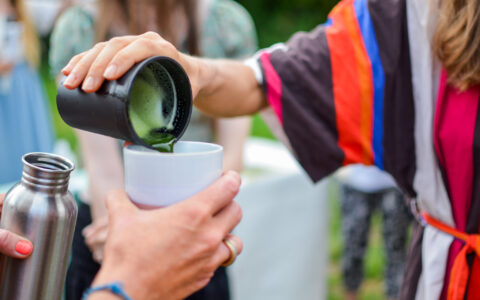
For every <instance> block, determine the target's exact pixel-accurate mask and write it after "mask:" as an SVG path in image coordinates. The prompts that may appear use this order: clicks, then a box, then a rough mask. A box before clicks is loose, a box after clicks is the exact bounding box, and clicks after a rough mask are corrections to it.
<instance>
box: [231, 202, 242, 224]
mask: <svg viewBox="0 0 480 300" xmlns="http://www.w3.org/2000/svg"><path fill="white" fill-rule="evenodd" d="M233 207H234V208H233V215H234V219H235V222H236V223H237V224H238V223H240V221H241V220H242V218H243V210H242V208H241V207H240V205H239V204H238V203H237V202H234V203H233Z"/></svg>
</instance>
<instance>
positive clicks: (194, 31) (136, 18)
mask: <svg viewBox="0 0 480 300" xmlns="http://www.w3.org/2000/svg"><path fill="white" fill-rule="evenodd" d="M197 2H198V0H133V1H132V0H99V2H98V3H99V16H101V17H100V18H98V20H97V22H96V39H97V41H103V40H105V39H106V38H107V37H108V35H109V33H110V24H111V23H112V20H113V19H114V18H122V19H123V20H125V21H126V22H125V23H126V25H127V28H128V31H129V32H128V34H141V33H144V32H146V31H149V30H152V28H150V27H151V24H148V23H147V22H148V21H149V19H148V18H146V17H145V16H146V15H147V14H148V13H149V10H151V6H154V9H155V22H154V23H155V26H156V30H157V31H158V33H159V34H161V35H162V37H164V38H165V39H166V40H168V41H170V42H171V43H172V44H174V45H175V46H176V47H179V46H182V45H180V43H181V42H184V43H185V46H186V50H187V51H188V52H189V53H190V54H192V55H199V54H200V53H199V52H200V51H199V32H198V7H197V5H198V4H197ZM145 4H147V5H150V6H146V5H145ZM113 5H116V6H117V7H116V8H119V10H120V11H115V10H114V9H112V7H113ZM176 9H180V10H181V11H182V12H183V13H184V14H185V18H186V20H187V32H186V36H185V38H184V39H183V40H181V37H180V36H179V33H178V30H177V29H178V26H177V24H178V23H176V20H174V13H173V12H174V11H175V10H176ZM116 13H117V15H116ZM118 14H119V15H118Z"/></svg>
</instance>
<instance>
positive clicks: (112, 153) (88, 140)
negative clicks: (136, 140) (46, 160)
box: [76, 131, 123, 221]
mask: <svg viewBox="0 0 480 300" xmlns="http://www.w3.org/2000/svg"><path fill="white" fill-rule="evenodd" d="M76 133H77V137H78V139H79V141H80V147H81V150H82V155H83V160H84V163H85V168H86V169H87V172H88V176H89V198H90V210H91V213H92V219H93V221H95V220H97V219H99V218H102V217H105V216H106V215H107V210H106V207H105V196H106V194H107V192H108V191H110V190H113V189H115V188H122V187H123V167H122V161H121V157H120V153H119V152H120V151H119V149H118V147H119V146H118V144H117V142H116V140H114V139H112V138H108V137H104V136H100V135H97V134H92V133H88V132H84V131H76Z"/></svg>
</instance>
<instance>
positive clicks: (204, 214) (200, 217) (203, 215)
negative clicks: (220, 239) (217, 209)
mask: <svg viewBox="0 0 480 300" xmlns="http://www.w3.org/2000/svg"><path fill="white" fill-rule="evenodd" d="M186 213H187V217H188V218H189V219H190V220H192V221H193V222H194V224H196V225H200V224H202V223H203V222H204V221H206V220H207V219H208V216H209V214H208V208H207V207H206V206H205V205H200V204H197V205H195V206H193V207H191V209H189V210H188V211H186Z"/></svg>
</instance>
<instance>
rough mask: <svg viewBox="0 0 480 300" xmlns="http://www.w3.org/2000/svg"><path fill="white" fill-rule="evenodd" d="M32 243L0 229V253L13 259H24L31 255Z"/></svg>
mask: <svg viewBox="0 0 480 300" xmlns="http://www.w3.org/2000/svg"><path fill="white" fill-rule="evenodd" d="M32 251H33V245H32V243H31V242H30V241H29V240H27V239H24V238H22V237H20V236H19V235H17V234H15V233H12V232H10V231H8V230H5V229H0V253H2V254H5V255H7V256H10V257H13V258H26V257H28V256H30V254H32Z"/></svg>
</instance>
